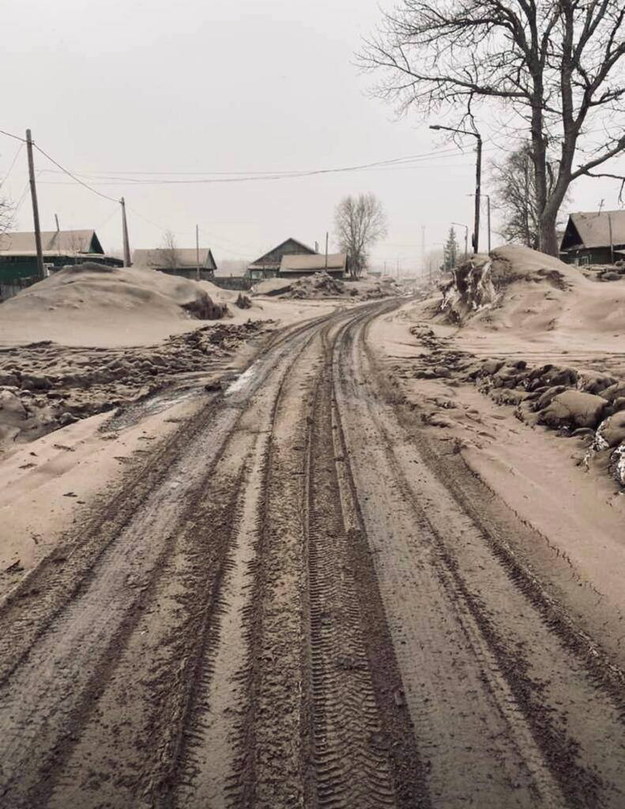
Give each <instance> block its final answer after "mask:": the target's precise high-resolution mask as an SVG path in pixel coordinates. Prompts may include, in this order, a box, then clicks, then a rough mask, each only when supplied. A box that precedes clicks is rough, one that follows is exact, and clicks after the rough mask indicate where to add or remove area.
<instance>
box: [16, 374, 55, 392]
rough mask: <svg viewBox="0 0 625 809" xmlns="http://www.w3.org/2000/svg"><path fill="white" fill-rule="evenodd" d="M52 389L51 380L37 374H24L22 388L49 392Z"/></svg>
mask: <svg viewBox="0 0 625 809" xmlns="http://www.w3.org/2000/svg"><path fill="white" fill-rule="evenodd" d="M51 387H52V384H51V383H50V380H49V379H48V378H47V377H45V376H37V375H36V374H24V376H22V388H24V389H25V390H49V389H50V388H51Z"/></svg>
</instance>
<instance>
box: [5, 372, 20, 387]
mask: <svg viewBox="0 0 625 809" xmlns="http://www.w3.org/2000/svg"><path fill="white" fill-rule="evenodd" d="M18 385H19V380H18V378H17V376H16V375H15V374H9V373H5V372H3V371H0V386H6V387H9V388H13V387H17V386H18Z"/></svg>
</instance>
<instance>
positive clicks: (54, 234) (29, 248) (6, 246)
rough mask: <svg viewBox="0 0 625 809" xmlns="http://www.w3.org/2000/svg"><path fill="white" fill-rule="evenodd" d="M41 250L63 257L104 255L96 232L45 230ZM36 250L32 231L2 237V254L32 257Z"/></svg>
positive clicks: (6, 234) (0, 240) (0, 241)
mask: <svg viewBox="0 0 625 809" xmlns="http://www.w3.org/2000/svg"><path fill="white" fill-rule="evenodd" d="M41 248H42V250H43V252H44V253H50V254H55V253H56V254H58V255H63V256H71V255H76V254H78V253H100V254H103V253H104V250H103V249H102V245H101V244H100V240H99V239H98V237H97V236H96V232H95V230H44V231H42V233H41ZM36 249H37V247H36V245H35V234H34V233H33V232H31V231H18V232H12V233H11V232H9V233H4V234H2V236H0V254H3V255H9V256H10V255H16V256H17V255H32V254H33V253H36Z"/></svg>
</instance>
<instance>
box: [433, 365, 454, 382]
mask: <svg viewBox="0 0 625 809" xmlns="http://www.w3.org/2000/svg"><path fill="white" fill-rule="evenodd" d="M434 375H435V376H438V377H443V378H444V379H449V377H450V376H451V371H450V370H449V368H446V367H445V366H444V365H436V366H434Z"/></svg>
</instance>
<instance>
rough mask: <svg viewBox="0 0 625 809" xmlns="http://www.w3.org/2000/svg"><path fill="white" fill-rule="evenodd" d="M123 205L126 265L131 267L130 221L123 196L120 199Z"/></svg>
mask: <svg viewBox="0 0 625 809" xmlns="http://www.w3.org/2000/svg"><path fill="white" fill-rule="evenodd" d="M119 204H120V205H121V206H122V235H123V240H124V267H130V265H131V261H130V242H129V241H128V222H127V221H126V200H125V199H124V198H123V197H122V198H121V199H120V201H119Z"/></svg>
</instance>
